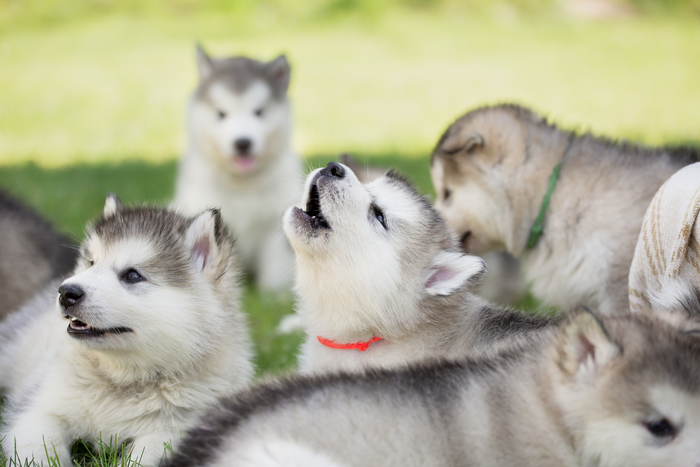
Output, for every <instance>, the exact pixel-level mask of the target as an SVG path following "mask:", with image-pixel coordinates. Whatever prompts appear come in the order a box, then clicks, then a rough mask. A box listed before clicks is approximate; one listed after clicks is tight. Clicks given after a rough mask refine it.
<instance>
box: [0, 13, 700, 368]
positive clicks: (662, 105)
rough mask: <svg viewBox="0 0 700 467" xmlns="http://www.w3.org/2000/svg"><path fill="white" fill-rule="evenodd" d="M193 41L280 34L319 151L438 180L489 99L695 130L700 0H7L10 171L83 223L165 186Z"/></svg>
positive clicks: (617, 132) (270, 359)
mask: <svg viewBox="0 0 700 467" xmlns="http://www.w3.org/2000/svg"><path fill="white" fill-rule="evenodd" d="M195 42H201V43H202V44H203V45H204V46H205V47H206V48H207V49H208V50H209V52H210V53H212V54H213V55H217V56H220V55H239V54H245V55H249V56H252V57H255V58H259V59H265V60H270V59H272V58H274V57H275V56H277V55H278V54H279V53H285V54H287V57H288V59H289V60H290V62H291V65H292V83H291V88H290V95H291V99H292V103H293V110H294V127H295V131H294V146H295V148H296V149H297V151H298V152H299V153H300V154H302V155H303V156H304V157H305V158H307V161H308V166H309V167H315V166H319V165H323V164H325V163H326V162H327V161H328V160H330V159H334V158H335V157H336V155H337V154H338V153H340V152H346V151H347V152H353V153H355V154H356V155H358V156H359V158H360V159H361V160H362V161H366V162H368V163H369V164H378V165H391V166H395V167H398V168H400V169H401V170H403V171H404V172H406V173H407V174H408V175H409V176H410V177H412V178H413V179H414V180H416V182H417V183H418V184H419V186H420V187H421V189H423V190H424V191H425V192H426V193H429V194H430V193H431V187H430V180H429V175H428V163H427V159H428V157H429V154H430V152H431V149H432V147H433V145H434V144H435V142H436V141H437V139H438V137H439V135H440V133H441V132H442V131H443V130H444V129H445V128H446V127H447V126H448V125H449V124H450V123H451V122H452V121H453V120H454V119H455V118H457V117H458V116H459V115H461V114H462V113H464V112H465V111H467V110H470V109H472V108H474V107H476V106H479V105H483V104H490V103H498V102H506V101H515V102H517V103H520V104H524V105H528V106H531V107H533V108H534V109H536V110H537V111H539V112H541V113H542V114H544V115H547V116H548V117H551V119H553V120H554V121H555V122H557V123H558V124H560V125H562V126H564V127H567V128H574V129H578V130H580V131H588V130H590V131H593V132H595V133H598V134H602V135H606V136H610V137H613V138H629V139H634V140H638V141H641V142H644V143H648V144H665V143H690V144H698V142H700V0H667V1H663V0H628V1H625V0H512V1H506V0H483V1H477V0H464V1H450V0H443V1H437V0H436V1H431V0H388V1H383V2H382V1H372V0H288V1H283V0H260V1H256V0H241V1H234V2H228V1H223V0H202V1H196V0H169V1H156V0H124V1H117V0H36V1H30V0H0V186H2V187H5V188H6V189H7V190H9V191H10V192H11V193H13V194H15V195H17V196H19V197H20V198H22V199H24V200H25V201H27V202H28V203H29V204H30V205H31V206H33V207H35V208H36V209H37V210H39V211H40V212H42V213H43V214H45V215H46V216H48V217H49V218H50V219H51V220H52V221H53V222H54V224H55V225H56V226H57V227H58V228H59V229H60V230H62V231H65V232H68V233H69V234H70V235H71V236H72V237H73V238H75V239H76V241H78V240H80V238H81V235H82V230H83V226H84V224H85V222H86V221H88V220H89V219H90V218H92V217H94V216H95V215H96V214H98V213H99V212H100V210H101V207H102V205H103V203H104V194H105V193H106V192H107V191H112V192H115V193H117V194H118V195H120V197H121V198H122V199H123V200H124V201H125V202H145V201H157V202H166V201H168V200H169V199H170V198H171V197H172V194H173V188H174V178H175V174H176V170H177V159H178V157H179V155H180V153H181V151H182V149H183V148H184V144H185V134H184V113H185V107H186V102H187V98H188V94H189V93H190V92H191V91H192V89H193V88H194V86H195V84H196V70H195V64H194V44H195ZM247 290H248V291H247V295H246V302H245V307H246V309H247V310H248V311H250V315H251V320H252V324H253V332H254V335H255V340H256V342H257V343H258V345H259V350H260V357H259V363H260V366H261V369H262V371H263V372H267V371H279V370H281V369H284V368H289V367H290V366H291V365H293V364H294V357H293V354H294V351H295V348H296V345H297V344H298V342H299V336H292V337H280V336H276V335H274V333H273V332H272V330H273V329H274V326H275V325H276V323H277V321H278V320H279V317H280V316H282V315H283V314H285V313H287V312H289V311H290V310H291V308H292V303H291V301H289V300H281V301H280V300H278V299H276V298H274V297H264V296H260V295H259V294H257V293H256V292H255V291H254V290H252V289H251V288H250V287H248V289H247Z"/></svg>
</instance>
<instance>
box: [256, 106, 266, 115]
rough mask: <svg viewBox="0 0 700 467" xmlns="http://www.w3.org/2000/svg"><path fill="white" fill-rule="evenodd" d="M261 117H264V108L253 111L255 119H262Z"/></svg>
mask: <svg viewBox="0 0 700 467" xmlns="http://www.w3.org/2000/svg"><path fill="white" fill-rule="evenodd" d="M263 115H265V108H264V107H260V108H259V109H255V116H256V117H262V116H263Z"/></svg>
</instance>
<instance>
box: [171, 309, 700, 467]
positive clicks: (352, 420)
mask: <svg viewBox="0 0 700 467" xmlns="http://www.w3.org/2000/svg"><path fill="white" fill-rule="evenodd" d="M687 326H697V323H694V324H693V323H689V322H688V321H682V320H681V321H680V324H679V322H676V323H675V324H671V323H669V322H664V321H661V320H659V319H658V318H657V317H653V316H640V315H637V316H630V317H623V318H605V317H596V316H594V315H590V313H589V312H587V311H584V310H579V311H577V312H575V313H573V314H572V315H571V316H570V317H569V318H567V319H566V320H565V321H564V322H563V323H562V324H561V325H560V327H559V328H553V329H550V330H549V331H548V332H547V333H545V334H543V335H542V339H541V340H539V341H538V342H534V341H531V342H529V343H527V344H525V345H523V346H522V347H520V348H517V349H511V350H509V351H506V352H504V353H501V354H499V355H497V356H491V357H489V358H486V359H484V358H481V359H473V358H472V359H468V360H461V361H458V362H444V361H443V362H437V363H432V364H429V365H420V366H410V367H408V368H406V369H402V370H396V371H376V370H371V371H367V372H366V373H364V374H362V375H356V376H349V375H346V374H333V375H325V376H322V377H314V378H291V379H283V380H280V381H276V382H271V383H267V384H262V385H258V386H257V387H254V388H251V389H250V390H248V391H245V392H243V393H241V394H239V395H237V396H235V397H232V398H228V399H225V400H222V401H221V403H220V406H219V407H217V408H216V409H215V410H213V411H212V412H211V413H210V414H209V416H207V417H205V418H204V419H203V420H202V421H201V422H200V424H199V426H198V427H197V428H195V429H193V430H191V431H190V432H189V433H188V434H187V435H186V437H185V439H184V441H183V443H182V448H181V450H180V452H179V453H177V455H176V456H175V457H174V458H173V459H172V460H171V461H170V462H169V463H168V464H167V467H181V466H224V465H236V466H239V467H240V466H249V465H280V466H281V465H288V466H291V465H322V464H321V463H317V464H314V463H308V462H309V461H310V460H314V459H316V458H317V457H318V456H321V455H322V456H323V457H324V459H330V461H331V462H329V464H330V465H343V466H357V467H362V466H367V465H383V466H445V465H460V466H475V467H476V466H479V467H490V466H494V467H495V466H504V465H513V466H515V465H517V466H532V467H535V466H537V467H542V466H562V465H567V466H591V467H592V466H594V465H595V466H613V465H614V466H618V467H625V466H630V467H631V466H640V465H645V466H658V467H661V466H665V465H674V466H678V467H680V466H694V465H697V462H698V459H700V452H698V451H697V446H696V443H695V441H694V440H693V436H695V434H696V433H697V430H698V425H699V423H700V414H698V413H697V412H693V413H686V414H683V415H681V418H682V419H683V421H682V423H683V425H680V424H679V426H678V427H676V428H677V429H678V433H677V435H674V436H673V437H668V436H666V437H663V436H662V437H656V438H655V437H654V436H651V435H650V434H649V433H648V432H646V431H645V430H646V429H645V428H644V423H645V422H646V421H656V420H660V419H662V418H663V417H665V416H666V414H665V412H664V411H665V410H668V407H657V406H655V405H654V399H653V397H652V396H651V394H652V393H653V391H654V389H656V388H658V387H666V386H668V387H671V388H673V389H672V391H675V393H677V394H683V395H684V397H689V398H690V400H692V401H694V402H695V403H696V404H697V402H700V336H699V335H697V334H694V333H693V332H685V331H683V329H684V327H687ZM582 335H584V336H585V337H584V338H581V336H582ZM586 338H589V339H591V340H592V341H593V342H592V343H591V342H589V344H590V345H591V346H592V347H594V350H593V351H592V354H593V355H592V356H591V355H590V354H589V356H588V357H589V358H592V360H589V361H588V362H589V363H583V364H581V363H579V365H580V366H585V365H588V370H586V369H583V370H582V369H581V368H578V369H574V370H573V371H574V372H578V373H586V371H589V370H590V369H591V367H590V365H593V368H594V370H593V371H595V373H593V374H594V376H593V377H591V376H589V377H588V381H586V380H584V379H582V378H581V376H580V375H579V374H578V373H574V374H571V373H570V372H569V370H568V369H566V367H565V362H566V361H567V359H569V358H571V357H574V358H575V357H577V355H570V354H569V352H570V350H569V349H570V347H568V345H569V344H570V343H571V342H570V341H571V340H574V341H577V340H579V339H580V340H581V341H582V342H588V341H587V340H586ZM611 349H612V350H615V352H616V353H612V354H610V355H609V356H606V355H604V353H605V351H606V350H611ZM590 362H592V363H590ZM577 378H578V379H577ZM576 391H578V393H577V392H576ZM569 392H571V393H573V394H578V395H577V396H576V397H578V398H579V402H577V403H576V404H571V405H569V404H567V403H566V402H565V399H566V397H567V396H565V395H564V394H568V393H569ZM667 402H668V403H671V404H672V402H671V400H663V401H662V402H661V404H662V405H664V404H666V403H667ZM574 405H578V407H574ZM582 408H584V409H586V410H583V411H582V410H581V409H582ZM655 410H659V411H660V412H655ZM600 414H603V415H600ZM676 415H677V414H676ZM669 417H670V416H669ZM683 417H686V418H683ZM601 418H602V422H605V423H607V424H608V425H605V424H600V423H601ZM589 423H598V425H596V426H597V427H598V429H607V428H608V427H616V426H617V425H616V424H621V425H620V427H621V428H620V432H621V433H620V438H619V439H617V440H613V441H616V443H615V442H612V443H610V444H606V440H604V439H600V438H599V437H597V436H596V433H595V432H588V431H587V430H588V429H589ZM674 423H675V421H674ZM591 426H592V425H591ZM672 441H673V442H672ZM282 442H284V443H287V445H285V447H284V448H280V444H281V443H282ZM625 442H627V443H629V444H630V446H624V443H625ZM289 445H293V446H294V447H296V448H298V449H302V450H303V451H301V452H302V454H301V455H299V452H300V451H299V450H294V451H290V450H289V449H287V448H288V447H289ZM618 447H622V450H618ZM625 449H627V450H625ZM635 449H637V450H639V454H637V452H636V451H635ZM289 452H293V453H295V454H296V455H298V456H299V457H294V458H292V457H290V456H289ZM285 454H286V455H287V457H285ZM637 455H639V456H645V457H642V458H641V459H640V458H637ZM272 460H276V461H277V462H273V461H272ZM265 461H266V462H265Z"/></svg>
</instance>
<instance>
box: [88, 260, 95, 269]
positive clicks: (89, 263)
mask: <svg viewBox="0 0 700 467" xmlns="http://www.w3.org/2000/svg"><path fill="white" fill-rule="evenodd" d="M87 263H88V267H89V268H90V267H92V266H94V265H95V262H94V261H92V260H89V261H88V262H87Z"/></svg>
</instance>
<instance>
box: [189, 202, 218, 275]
mask: <svg viewBox="0 0 700 467" xmlns="http://www.w3.org/2000/svg"><path fill="white" fill-rule="evenodd" d="M224 229H225V227H224V224H223V219H222V218H221V213H220V212H219V210H218V209H209V210H207V211H204V212H203V213H201V214H200V215H198V216H197V217H195V218H194V219H193V220H192V223H191V224H190V226H189V227H188V228H187V234H186V235H185V247H186V248H187V250H188V251H189V252H190V259H191V261H192V265H193V267H194V269H195V270H196V271H197V272H202V273H205V274H208V273H210V272H216V271H218V270H219V269H221V267H222V266H223V267H225V264H222V260H224V261H223V263H225V258H224V256H225V253H226V252H225V251H223V250H224V249H225V246H224V245H223V243H225V242H223V241H222V240H223V237H224V236H225V235H226V234H225V230H224Z"/></svg>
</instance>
